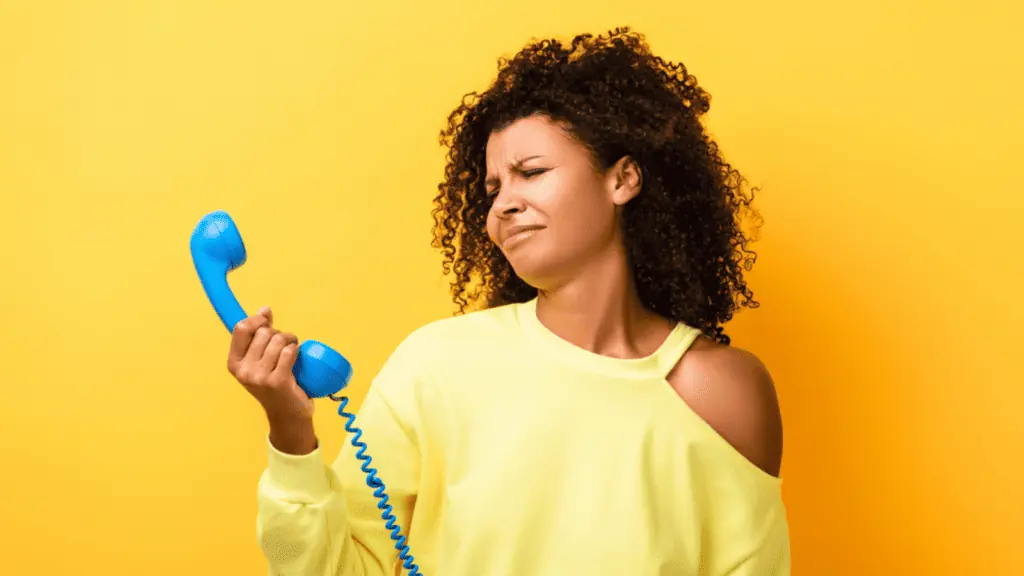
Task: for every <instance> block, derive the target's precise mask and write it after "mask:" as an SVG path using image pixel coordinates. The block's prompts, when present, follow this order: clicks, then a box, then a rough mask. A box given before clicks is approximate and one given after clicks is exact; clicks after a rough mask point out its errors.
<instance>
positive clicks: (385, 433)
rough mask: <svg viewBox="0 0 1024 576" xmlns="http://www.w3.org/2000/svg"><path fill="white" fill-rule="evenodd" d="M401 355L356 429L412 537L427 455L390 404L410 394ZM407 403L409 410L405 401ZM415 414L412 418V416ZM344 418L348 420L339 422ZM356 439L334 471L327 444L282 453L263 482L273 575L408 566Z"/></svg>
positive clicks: (369, 573) (273, 453)
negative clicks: (404, 393) (323, 449)
mask: <svg viewBox="0 0 1024 576" xmlns="http://www.w3.org/2000/svg"><path fill="white" fill-rule="evenodd" d="M402 368H403V367H402V366H400V365H399V363H398V362H396V361H395V358H394V356H392V358H391V359H389V361H388V363H387V364H385V367H384V368H383V369H382V370H381V373H380V374H379V375H378V376H377V378H375V379H374V381H373V383H372V384H371V386H370V389H369V390H368V392H367V395H366V398H365V400H364V402H363V404H362V406H361V407H360V409H359V411H358V413H357V415H356V418H355V421H354V424H355V426H356V427H358V428H360V429H362V431H363V434H362V436H361V437H360V440H361V441H362V442H365V443H366V445H367V446H366V451H365V453H366V454H367V455H369V456H370V457H371V458H372V462H371V463H370V465H369V467H373V468H376V469H377V470H378V472H377V477H378V478H379V479H380V480H382V481H383V482H384V484H385V486H386V494H387V496H388V501H387V503H388V504H389V505H390V506H391V508H392V511H391V513H392V514H393V515H394V517H395V522H396V523H397V524H398V526H400V527H401V528H402V535H403V536H406V537H408V530H409V522H410V520H411V518H412V513H413V506H414V503H415V500H416V493H417V487H418V484H419V475H420V471H419V466H420V464H419V456H418V449H417V446H416V442H415V436H414V435H413V433H412V430H413V429H414V425H413V424H412V423H410V422H408V421H403V418H402V416H400V415H399V411H396V409H395V406H394V404H393V403H392V402H390V401H389V399H388V394H389V392H390V391H392V390H393V391H395V392H397V393H401V392H402V391H403V390H407V389H409V388H410V384H411V379H410V377H409V375H408V374H405V373H403V372H404V370H403V369H402ZM403 404H408V402H405V403H403ZM406 416H408V412H406ZM338 417H339V418H340V417H341V416H338ZM351 442H352V435H351V434H350V435H348V437H347V438H346V441H345V444H344V445H343V447H342V449H341V451H340V453H339V454H338V457H337V458H336V459H335V460H334V462H333V463H332V464H331V465H327V464H326V463H325V461H324V457H323V455H322V453H321V450H320V448H319V446H318V447H317V448H316V449H315V450H314V451H313V452H311V453H309V454H305V455H298V456H297V455H289V454H285V453H282V452H280V451H278V450H276V449H275V448H274V446H273V445H272V444H270V442H269V437H267V446H268V465H267V467H266V469H265V470H264V472H263V474H262V476H261V477H260V480H259V483H258V490H257V496H258V513H257V524H256V528H257V537H258V540H259V545H260V548H261V549H262V551H263V554H264V556H265V557H266V560H267V566H268V569H269V574H270V576H291V575H302V576H385V575H392V574H394V573H395V566H397V565H398V564H399V563H400V560H399V559H398V549H397V548H396V547H395V541H394V540H392V539H391V531H390V530H388V529H387V527H386V525H385V520H384V519H383V518H382V511H381V510H380V509H379V508H378V507H377V505H378V502H379V500H378V499H377V498H376V497H375V496H374V489H373V488H371V487H369V486H368V484H367V475H366V473H364V472H363V471H362V469H361V466H362V464H363V461H362V460H359V459H358V458H357V457H356V453H357V449H356V448H355V447H353V446H352V443H351Z"/></svg>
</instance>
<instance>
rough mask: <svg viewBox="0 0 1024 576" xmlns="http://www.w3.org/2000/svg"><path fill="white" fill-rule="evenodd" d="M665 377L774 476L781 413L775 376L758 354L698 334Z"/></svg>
mask: <svg viewBox="0 0 1024 576" xmlns="http://www.w3.org/2000/svg"><path fill="white" fill-rule="evenodd" d="M668 381H669V384H671V385H672V388H673V389H675V391H676V392H677V393H678V394H679V396H680V397H681V398H682V400H683V401H684V402H686V404H687V405H689V407H690V408H691V409H692V410H693V412H694V413H696V414H697V415H698V416H699V417H700V418H701V419H702V420H704V421H705V422H706V423H707V424H708V425H709V427H710V428H711V429H712V430H713V431H714V432H715V433H717V434H718V435H719V436H721V437H722V438H723V439H725V440H726V441H727V442H728V443H729V444H730V445H731V446H732V448H733V449H735V450H736V451H737V452H738V453H739V454H741V455H742V456H743V457H745V458H746V459H747V460H748V461H749V462H750V463H751V464H754V465H755V466H757V467H758V468H760V469H761V470H762V471H764V472H765V473H767V474H770V475H772V476H778V474H779V470H780V468H781V465H782V418H781V414H780V408H779V400H778V396H777V394H776V389H775V383H774V380H773V379H772V376H771V374H770V373H769V371H768V369H767V367H766V366H765V365H764V363H763V362H762V361H761V360H760V358H758V357H757V356H756V355H755V354H754V353H752V352H750V351H748V350H744V349H742V348H737V347H734V346H729V345H725V344H721V343H718V342H716V341H714V340H712V339H710V338H707V337H704V336H701V337H699V338H698V339H697V340H696V341H694V343H693V345H692V346H691V347H690V349H689V350H688V351H687V352H686V353H685V354H684V355H683V357H682V359H681V360H680V361H679V363H678V364H677V365H676V367H675V368H674V369H673V370H672V372H671V373H670V374H669V376H668Z"/></svg>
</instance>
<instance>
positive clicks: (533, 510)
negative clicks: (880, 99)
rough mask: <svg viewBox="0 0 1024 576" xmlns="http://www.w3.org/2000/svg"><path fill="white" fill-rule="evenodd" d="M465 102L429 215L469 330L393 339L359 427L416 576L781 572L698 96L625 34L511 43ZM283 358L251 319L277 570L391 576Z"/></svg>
mask: <svg viewBox="0 0 1024 576" xmlns="http://www.w3.org/2000/svg"><path fill="white" fill-rule="evenodd" d="M475 96H476V97H475V98H473V99H472V100H469V101H466V102H464V103H463V105H461V106H459V107H458V109H456V110H455V111H454V112H453V114H452V115H451V116H450V118H449V124H448V127H447V129H446V131H445V132H444V133H443V143H444V144H445V145H446V146H447V147H449V148H450V153H449V156H448V165H447V168H446V170H445V179H444V181H443V183H442V184H441V185H440V187H439V190H440V193H439V195H438V196H437V199H436V202H437V203H436V210H435V217H436V224H437V225H436V228H435V232H436V234H437V235H436V238H437V246H439V247H440V248H441V250H442V252H443V254H444V256H445V270H446V272H453V273H454V282H453V284H452V288H453V295H454V299H455V302H456V303H457V304H458V306H459V309H460V311H461V312H463V314H459V315H456V316H455V317H453V318H447V319H443V320H439V321H436V322H433V323H430V324H428V325H426V326H424V327H422V328H420V329H418V330H416V331H414V332H413V333H412V334H411V335H409V336H408V337H407V338H406V339H405V340H404V341H403V342H402V343H401V344H400V345H399V346H398V347H397V349H396V350H395V351H394V353H393V354H392V355H391V357H390V358H389V359H388V360H387V362H386V363H385V365H384V367H383V368H382V369H381V371H380V373H379V374H378V375H377V376H376V378H375V379H374V380H373V382H372V384H371V387H370V389H369V391H368V393H367V396H366V399H365V401H364V403H363V405H362V407H361V409H360V412H359V415H358V418H357V424H358V425H360V426H361V427H362V428H363V430H364V435H363V440H364V441H365V442H366V443H367V445H368V453H369V454H370V455H371V456H372V457H373V463H372V465H373V466H374V467H376V468H377V469H378V471H379V477H380V478H381V479H382V480H383V481H384V482H385V484H386V486H387V494H388V496H389V501H388V503H389V504H390V505H391V506H392V507H393V513H394V515H395V519H396V521H397V524H398V526H400V527H401V529H402V534H403V535H405V536H407V537H408V545H409V546H410V550H409V551H410V552H411V554H412V555H413V556H414V557H415V564H416V567H418V573H422V574H426V575H428V576H434V575H458V576H498V575H502V576H505V575H513V574H514V575H517V576H519V575H521V576H548V575H558V576H565V575H570V574H573V575H574V574H590V575H595V574H596V575H609V576H612V575H614V576H623V575H630V576H646V575H652V576H653V575H661V574H665V575H667V574H673V575H676V574H679V575H689V574H693V575H697V574H702V575H725V574H730V575H733V576H736V575H744V576H747V575H749V576H754V575H757V576H765V575H776V574H788V573H789V543H788V528H787V522H786V513H785V508H784V506H783V502H782V498H781V491H780V483H781V480H780V478H779V468H780V466H781V452H782V426H781V422H780V416H779V409H778V404H777V400H776V395H775V390H774V386H773V383H772V380H771V378H770V376H769V374H768V372H767V371H766V369H765V368H764V366H763V365H762V364H761V362H759V361H758V359H757V358H756V357H755V356H754V355H752V354H751V353H749V352H745V351H743V350H740V349H737V348H734V347H732V346H730V343H729V338H728V337H727V336H726V335H725V334H724V332H723V329H722V325H723V324H724V323H725V322H727V321H728V320H729V319H730V318H731V317H732V314H733V313H734V312H735V310H736V309H737V308H738V307H740V306H752V305H753V300H752V294H751V291H750V290H749V289H748V287H747V285H746V283H745V281H744V279H743V270H744V268H748V267H749V264H751V263H752V261H753V255H752V253H750V252H748V251H746V245H747V241H748V239H747V237H746V236H745V235H744V232H743V230H742V229H741V228H742V227H741V224H742V220H743V219H742V216H743V215H744V212H745V211H747V210H749V204H750V198H748V197H746V196H745V195H744V194H743V192H742V179H741V177H740V176H739V175H738V174H737V172H736V171H735V170H734V169H733V168H732V167H731V166H730V165H729V164H727V163H726V162H725V161H724V160H723V159H722V157H721V156H720V154H719V150H718V146H717V145H716V144H715V142H714V141H712V139H711V138H710V137H709V136H708V135H707V134H706V133H705V131H704V129H703V128H702V126H701V123H700V118H701V116H702V115H703V114H704V113H705V112H707V110H708V95H707V94H706V93H705V92H704V91H703V90H702V89H701V88H699V87H698V86H697V83H696V81H695V79H694V78H693V76H691V75H689V74H688V73H687V71H686V70H685V68H684V67H683V66H681V65H678V64H669V63H666V62H665V61H663V60H662V59H660V58H658V57H656V56H654V55H652V54H651V53H650V52H649V50H648V48H647V46H646V44H645V43H644V41H643V38H642V37H641V36H639V35H636V34H633V33H632V32H631V31H630V30H629V29H628V28H623V29H617V30H614V31H612V33H610V34H609V35H607V36H604V37H593V36H590V35H582V36H579V37H577V38H575V39H574V40H573V41H572V42H571V45H563V44H561V43H559V42H557V41H555V40H545V41H543V42H539V43H535V44H532V45H529V46H527V47H526V48H525V49H523V50H522V51H521V52H520V53H519V54H518V55H516V56H515V57H514V58H513V59H511V60H507V61H502V67H501V70H500V72H499V74H498V77H497V80H496V81H495V82H494V84H493V85H492V86H491V88H490V89H489V90H487V91H486V92H485V93H483V94H482V95H475ZM750 214H751V215H752V214H753V212H752V211H750ZM479 301H482V302H484V303H485V306H484V307H483V309H481V310H469V308H470V307H471V306H472V305H473V304H474V303H476V302H479ZM296 342H297V341H296V338H295V337H294V336H293V335H291V334H287V333H284V332H281V331H279V330H277V329H276V328H274V327H273V322H272V316H271V314H270V312H269V310H262V311H261V312H260V313H259V314H257V315H255V316H253V317H251V318H248V319H246V320H244V321H243V322H241V323H240V324H239V326H238V327H237V328H236V330H235V331H234V335H233V338H232V343H231V351H230V353H229V367H230V370H231V372H232V373H233V374H234V375H235V377H236V378H237V379H238V380H239V381H240V382H241V383H242V384H243V385H244V386H245V387H246V388H247V389H248V390H249V391H250V392H251V393H252V395H253V396H255V397H256V398H257V399H258V401H259V402H260V403H261V404H262V406H263V407H264V409H265V410H266V413H267V417H268V421H269V424H270V433H269V436H268V451H269V464H268V466H267V469H266V471H265V473H264V474H263V475H262V477H261V479H260V482H259V515H258V532H259V535H260V543H261V546H262V549H263V551H264V553H265V555H266V557H267V560H268V563H269V566H270V573H271V574H281V575H283V574H304V575H316V576H326V575H332V576H335V575H344V576H356V575H359V576H379V575H384V574H398V573H400V572H402V571H403V568H402V564H403V562H402V560H401V559H399V551H398V548H400V547H401V544H399V545H398V546H396V543H395V541H394V540H393V539H392V538H391V532H390V531H388V530H387V529H386V528H385V526H384V521H383V520H382V519H381V512H380V510H379V509H378V508H377V503H378V501H377V499H376V498H375V497H374V495H373V489H372V488H371V487H369V486H368V485H367V481H366V475H365V473H364V472H363V471H362V470H361V469H360V464H361V462H360V461H359V460H358V459H356V458H355V449H354V448H353V447H352V446H351V445H350V444H346V445H345V448H344V449H342V450H341V454H340V455H339V456H338V458H337V459H336V460H335V461H334V462H333V465H328V464H326V463H325V462H324V459H323V456H322V454H321V453H320V451H319V448H318V443H317V440H316V435H315V433H314V430H313V424H312V417H311V416H312V403H311V401H310V400H309V399H308V398H306V397H305V395H304V394H303V393H302V391H301V389H299V388H298V387H297V385H296V384H295V381H294V379H293V378H292V376H291V367H292V364H293V362H294V360H295V353H296ZM405 564H406V566H405V568H410V567H412V566H413V564H412V560H409V561H407V562H405Z"/></svg>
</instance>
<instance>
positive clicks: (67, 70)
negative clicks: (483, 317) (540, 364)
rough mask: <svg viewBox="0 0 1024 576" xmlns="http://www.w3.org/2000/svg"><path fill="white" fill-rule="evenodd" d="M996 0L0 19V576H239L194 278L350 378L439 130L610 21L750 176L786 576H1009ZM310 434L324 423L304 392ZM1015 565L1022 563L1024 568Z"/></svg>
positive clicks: (1022, 443) (244, 450)
mask: <svg viewBox="0 0 1024 576" xmlns="http://www.w3.org/2000/svg"><path fill="white" fill-rule="evenodd" d="M1021 16H1022V9H1021V8H1020V7H1019V3H1018V4H1017V6H1012V3H1011V2H1010V1H1009V0H1006V1H1004V2H995V1H989V0H977V1H974V2H969V3H967V2H963V3H952V2H947V3H941V2H939V3H936V2H925V1H923V0H921V1H916V2H911V1H907V0H903V1H898V2H886V1H883V0H866V1H862V2H856V3H852V2H849V3H841V4H832V3H828V2H820V1H811V0H788V1H782V2H759V1H753V0H745V1H727V2H713V3H712V2H701V3H688V2H669V1H662V2H646V3H644V2H639V3H631V2H622V1H621V0H614V1H602V2H595V1H594V0H571V1H564V2H552V1H551V0H520V1H518V2H512V3H509V2H483V1H480V0H473V1H469V0H461V1H457V2H441V3H437V2H413V1H411V0H406V1H402V2H397V1H394V0H390V1H389V0H383V1H380V2H352V1H349V0H341V1H337V0H335V1H326V0H318V1H309V2H294V3H284V2H268V1H258V2H254V1H251V0H249V1H241V0H234V1H228V0H220V1H217V2H209V1H199V0H194V1H180V2H172V1H164V2H156V1H151V2H144V1H128V0H125V1H122V2H113V1H95V0H94V1H85V0H82V1H79V2H65V3H55V2H40V1H33V2H29V1H20V2H18V1H14V0H5V1H3V2H0V81H2V86H0V87H2V90H0V190H2V194H3V196H2V198H3V204H2V206H3V208H4V220H5V222H4V225H3V226H0V242H2V244H0V245H2V246H3V250H2V261H0V270H2V273H3V278H4V281H3V284H2V288H0V290H2V294H0V296H2V299H0V302H2V305H3V306H4V310H3V311H2V312H0V318H2V324H0V326H2V328H0V329H2V333H3V341H2V350H3V356H2V357H3V363H2V365H0V366H2V372H0V382H2V386H3V396H2V398H0V427H2V428H0V434H2V435H0V438H2V446H3V455H2V457H0V503H2V509H0V519H2V520H0V530H2V532H3V533H2V535H0V573H3V574H11V575H18V576H21V575H23V574H25V575H29V574H31V575H60V576H71V575H76V574H88V575H93V574H95V575H99V574H103V575H105V576H115V575H117V576H120V575H125V576H127V575H132V576H138V575H143V574H144V575H147V576H159V575H171V574H174V575H179V574H190V575H193V574H195V575H199V574H204V575H205V574H210V575H221V574H232V575H234V574H259V573H263V570H264V568H263V561H262V557H261V556H260V553H259V550H258V548H257V547H256V541H255V536H254V534H255V532H254V514H255V489H256V480H257V477H258V475H259V474H260V471H261V470H262V468H263V466H264V462H265V460H264V458H265V456H264V444H263V434H264V431H265V424H264V422H263V420H262V417H261V413H260V411H259V409H258V407H257V406H256V404H255V402H253V401H252V400H251V399H250V398H249V397H248V396H247V395H246V394H245V393H244V392H243V391H242V390H241V389H240V388H239V387H238V386H237V385H235V384H234V383H233V381H232V380H231V379H230V377H229V375H228V374H227V372H226V369H225V353H226V349H227V343H228V337H227V334H226V333H225V332H224V330H223V328H222V327H221V326H220V325H219V324H218V323H217V320H216V317H215V315H214V314H213V312H212V310H211V309H210V307H209V305H208V303H207V301H206V300H205V298H204V296H203V294H202V292H201V290H200V286H199V283H198V281H197V279H196V277H195V274H194V271H193V269H192V263H191V260H190V257H189V252H188V247H187V243H188V235H189V233H190V232H191V230H192V228H193V226H194V225H195V223H196V222H197V221H198V219H199V218H200V217H201V216H202V215H203V214H205V213H206V212H208V211H211V210H215V209H220V208H224V209H227V210H229V211H230V212H231V213H232V215H233V216H234V217H235V219H236V221H237V222H238V223H239V227H240V228H241V231H242V234H243V237H244V239H245V241H246V243H247V245H248V249H249V263H248V265H247V266H245V267H243V268H242V269H241V270H239V271H238V272H236V273H234V274H233V275H232V277H231V280H232V283H233V286H234V288H235V290H236V294H237V295H238V296H239V298H240V300H241V301H242V302H243V304H245V305H246V306H247V307H248V309H249V310H250V311H254V310H255V309H256V308H257V307H258V306H260V305H263V304H270V305H272V306H273V307H274V309H275V311H276V315H277V319H278V324H279V325H280V326H281V327H283V328H286V329H289V330H292V331H295V332H296V333H298V334H299V336H300V337H303V338H317V339H320V340H324V341H326V342H328V343H330V344H331V345H332V346H334V347H335V348H337V349H339V350H341V351H342V352H343V353H344V354H346V355H347V356H348V357H349V358H350V360H351V361H352V362H353V364H354V366H355V370H356V378H355V379H354V381H353V384H352V385H351V387H350V391H351V394H352V396H353V399H354V401H356V402H357V403H358V402H359V401H361V399H362V396H363V394H364V392H365V388H366V385H367V383H368V381H369V378H370V377H371V376H372V375H373V373H374V372H375V371H376V370H377V368H378V367H379V366H380V364H381V362H383V360H384V358H385V357H386V355H387V354H388V353H389V352H390V351H391V349H392V348H393V346H394V345H395V344H396V343H397V342H398V341H399V340H400V339H401V338H402V337H403V336H404V335H405V334H407V333H408V332H409V331H410V330H412V329H413V328H415V327H416V326H419V325H421V324H423V323H424V322H427V321H430V320H432V319H435V318H440V317H442V316H444V315H447V314H448V313H449V312H450V311H451V306H450V304H449V303H448V300H447V298H448V297H447V292H446V285H445V284H444V281H443V279H442V278H441V276H440V266H439V256H438V255H437V254H436V253H435V252H434V251H433V250H432V249H431V248H430V246H429V241H430V235H429V228H430V223H431V220H430V216H429V209H430V200H431V197H432V196H433V193H434V190H435V186H436V183H437V182H438V180H439V178H440V175H441V172H440V171H441V168H442V160H443V150H441V149H440V147H439V146H438V143H437V133H438V130H439V129H440V128H441V127H442V124H443V122H444V120H445V117H446V115H447V113H448V111H449V110H450V109H451V108H452V107H454V106H455V105H456V104H457V103H458V101H459V99H460V97H461V96H462V94H463V93H465V92H468V91H470V90H474V89H483V88H484V87H485V86H486V83H487V81H488V80H489V78H490V76H491V74H492V73H493V72H494V70H495V61H496V58H497V57H498V56H500V55H503V54H506V55H507V54H510V53H512V52H513V51H515V50H516V49H517V48H519V47H520V46H521V45H522V44H523V43H524V42H526V41H527V40H529V39H530V38H531V37H534V36H546V35H551V34H555V35H559V36H562V37H565V36H567V35H571V34H573V33H575V32H579V31H585V30H589V31H604V30H606V29H608V28H611V27H613V26H616V25H621V24H630V25H633V26H635V27H636V28H637V29H638V30H640V31H641V32H644V33H645V34H646V35H647V37H648V39H649V40H650V42H651V43H652V45H653V47H654V49H655V50H656V51H657V52H658V53H660V54H661V55H663V56H665V57H667V58H669V59H673V60H674V59H682V60H683V61H684V62H685V63H686V64H687V65H688V66H689V67H690V69H691V70H692V71H693V72H694V73H695V74H696V75H697V76H698V78H699V80H700V81H701V82H702V83H703V84H704V86H706V87H707V88H708V89H709V90H710V91H711V93H712V94H713V97H714V100H713V105H712V113H711V117H710V126H711V128H712V130H713V132H714V133H715V134H716V135H717V136H718V138H719V139H720V141H721V143H722V146H723V148H724V150H725V151H726V153H727V154H728V155H729V158H730V159H731V160H733V161H734V162H735V163H736V164H737V165H738V166H739V167H740V168H741V169H742V170H743V171H744V172H745V173H746V174H747V176H748V177H749V178H750V180H751V182H752V183H753V184H755V185H758V186H761V187H762V188H763V190H762V192H761V193H760V194H759V196H758V200H759V207H760V209H761V210H762V212H763V215H764V217H765V223H766V225H765V228H764V233H763V235H762V240H761V242H760V243H759V244H758V245H757V250H758V252H759V253H760V255H761V258H760V260H759V262H758V266H757V269H756V272H755V273H754V274H753V276H752V282H753V287H754V289H755V293H756V295H757V297H758V299H759V300H760V301H761V302H762V304H763V305H762V307H761V308H760V309H759V310H756V311H753V312H747V313H743V314H742V315H741V316H739V317H738V318H737V320H736V321H735V322H734V323H733V325H732V326H731V332H732V333H733V334H734V337H735V340H736V343H737V344H738V345H740V346H743V347H746V348H749V349H751V350H754V351H755V352H756V353H757V354H758V355H760V356H761V357H762V358H763V359H764V360H765V362H766V363H767V364H768V366H769V367H770V369H771V370H772V372H773V373H774V375H775V377H776V379H777V382H778V386H779V391H780V396H781V399H782V403H783V408H784V411H785V421H786V461H785V467H784V475H785V477H786V482H785V495H786V499H787V501H788V505H789V510H790V518H791V524H792V537H793V555H794V574H801V575H847V574H849V575H853V574H857V575H864V574H898V575H903V574H911V573H913V574H930V575H940V574H1010V573H1024V569H1022V566H1024V561H1022V560H1021V556H1020V555H1019V549H1020V540H1021V537H1022V536H1024V488H1021V480H1020V476H1021V472H1022V465H1021V456H1022V454H1024V417H1022V416H1021V406H1022V403H1024V391H1022V390H1024V386H1022V384H1024V378H1022V377H1021V375H1020V374H1021V370H1020V364H1019V362H1017V360H1018V358H1019V357H1020V345H1021V343H1022V340H1024V338H1022V336H1021V334H1022V330H1021V325H1022V322H1024V306H1022V304H1021V295H1020V293H1019V292H1020V289H1021V288H1020V280H1021V276H1022V273H1021V256H1020V233H1021V228H1022V224H1024V221H1022V218H1021V213H1022V210H1024V203H1022V200H1021V186H1020V182H1021V180H1020V174H1021V163H1020V157H1021V154H1022V152H1024V150H1022V146H1021V144H1020V138H1021V135H1022V128H1024V125H1022V124H1024V122H1022V113H1021V108H1020V105H1021V102H1024V98H1022V97H1024V93H1022V89H1021V80H1020V62H1021V56H1022V55H1024V46H1022V44H1021V41H1020V40H1015V39H1013V38H1014V37H1015V35H1017V34H1018V33H1019V29H1020V22H1021ZM319 406H320V409H319V412H318V414H317V425H318V427H319V430H320V433H321V434H322V437H323V444H324V446H325V448H326V451H327V453H328V455H329V456H330V457H333V455H334V454H335V453H336V451H337V449H338V447H339V446H340V443H341V441H342V439H343V436H342V433H343V430H342V424H341V419H340V418H338V417H337V415H336V414H335V412H334V406H333V404H331V403H330V402H323V403H321V404H319ZM1018 570H1019V571H1020V572H1018Z"/></svg>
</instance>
